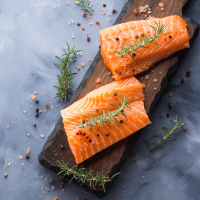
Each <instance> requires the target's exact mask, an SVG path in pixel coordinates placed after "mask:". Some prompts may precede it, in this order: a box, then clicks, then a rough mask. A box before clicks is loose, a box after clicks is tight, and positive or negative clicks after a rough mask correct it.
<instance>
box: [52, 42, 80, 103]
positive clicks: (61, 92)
mask: <svg viewBox="0 0 200 200" xmlns="http://www.w3.org/2000/svg"><path fill="white" fill-rule="evenodd" d="M66 44H67V49H65V48H64V47H62V49H63V50H64V52H65V53H64V54H63V55H62V56H61V57H59V56H56V57H57V58H59V59H60V60H59V62H60V63H59V64H56V63H55V65H57V66H58V67H60V75H57V77H58V84H59V85H58V86H56V85H54V87H56V88H57V90H58V92H57V93H56V96H55V97H54V98H56V97H61V101H62V99H63V98H64V99H65V101H66V100H69V97H70V95H72V94H73V93H72V89H71V88H72V86H73V84H74V82H72V79H73V77H74V74H76V73H72V71H71V70H70V69H69V65H70V64H72V63H73V62H75V61H76V60H75V58H76V53H77V52H80V51H81V50H75V49H74V48H75V47H73V48H72V49H70V47H69V44H68V43H67V42H66Z"/></svg>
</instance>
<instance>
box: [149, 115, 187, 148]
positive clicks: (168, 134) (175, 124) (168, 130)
mask: <svg viewBox="0 0 200 200" xmlns="http://www.w3.org/2000/svg"><path fill="white" fill-rule="evenodd" d="M171 122H172V124H173V125H172V124H169V123H165V122H164V123H165V124H167V125H169V126H170V127H171V128H167V127H162V128H161V129H162V130H163V131H164V132H165V134H164V135H162V134H158V135H155V137H158V138H159V140H155V139H154V142H153V143H152V144H151V147H150V148H151V149H152V148H155V147H156V146H158V147H160V148H162V147H166V145H165V143H164V141H165V140H171V138H172V137H174V138H176V137H175V136H174V135H172V134H173V133H175V132H178V131H180V130H181V127H180V126H181V124H183V123H184V122H185V120H183V119H182V118H181V119H180V120H179V121H177V116H176V121H175V122H174V121H172V120H171Z"/></svg>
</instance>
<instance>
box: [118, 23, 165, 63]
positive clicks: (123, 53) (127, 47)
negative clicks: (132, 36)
mask: <svg viewBox="0 0 200 200" xmlns="http://www.w3.org/2000/svg"><path fill="white" fill-rule="evenodd" d="M155 23H156V26H157V27H155V26H150V27H151V28H152V29H153V30H154V34H153V35H152V36H150V37H149V38H148V37H147V35H149V34H148V33H147V34H144V35H143V36H139V37H138V38H139V42H138V41H136V40H133V41H132V43H130V44H129V43H125V44H122V46H121V47H118V48H115V49H119V50H114V52H115V53H118V54H119V55H120V57H119V58H128V57H127V55H129V56H131V58H132V59H133V60H135V59H134V56H135V55H136V54H135V53H134V52H138V53H141V52H139V51H138V49H140V48H148V47H146V45H147V44H149V43H153V44H157V45H158V44H159V41H158V40H157V39H156V38H158V37H161V36H163V34H162V33H163V32H164V30H165V28H166V26H167V24H160V21H159V23H157V22H156V21H155Z"/></svg>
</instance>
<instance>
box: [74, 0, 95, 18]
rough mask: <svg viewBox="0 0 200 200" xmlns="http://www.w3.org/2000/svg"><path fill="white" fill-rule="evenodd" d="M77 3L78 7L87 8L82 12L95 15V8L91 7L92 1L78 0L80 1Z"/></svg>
mask: <svg viewBox="0 0 200 200" xmlns="http://www.w3.org/2000/svg"><path fill="white" fill-rule="evenodd" d="M75 1H76V2H78V5H81V6H84V7H85V8H81V10H85V11H86V12H88V13H89V14H91V15H93V10H92V7H93V6H91V5H90V1H89V0H86V1H85V0H78V1H77V0H75ZM87 15H88V14H87ZM87 15H86V16H87Z"/></svg>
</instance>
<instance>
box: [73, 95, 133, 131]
mask: <svg viewBox="0 0 200 200" xmlns="http://www.w3.org/2000/svg"><path fill="white" fill-rule="evenodd" d="M132 98H133V97H132ZM132 98H126V97H125V95H124V101H122V100H121V99H120V98H118V97H117V98H116V99H117V100H119V101H120V102H121V106H118V105H114V104H111V103H108V104H110V105H112V106H114V107H115V108H116V110H113V111H110V110H108V109H106V108H103V109H104V111H103V114H101V113H100V112H99V111H98V110H97V111H96V112H97V114H98V116H95V115H94V114H88V118H87V119H84V120H83V119H82V116H81V124H77V125H78V126H80V128H85V129H90V132H91V131H92V128H93V127H97V130H99V129H100V127H101V126H109V127H110V124H113V121H114V120H115V121H116V123H117V125H118V126H119V123H118V121H117V119H116V117H117V116H119V115H123V116H124V117H125V118H126V120H127V121H128V119H127V117H126V115H125V113H124V112H123V111H124V109H125V108H127V107H128V108H130V109H131V107H129V105H128V102H130V100H131V99H132ZM105 110H106V111H107V113H105ZM90 116H91V117H90Z"/></svg>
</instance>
